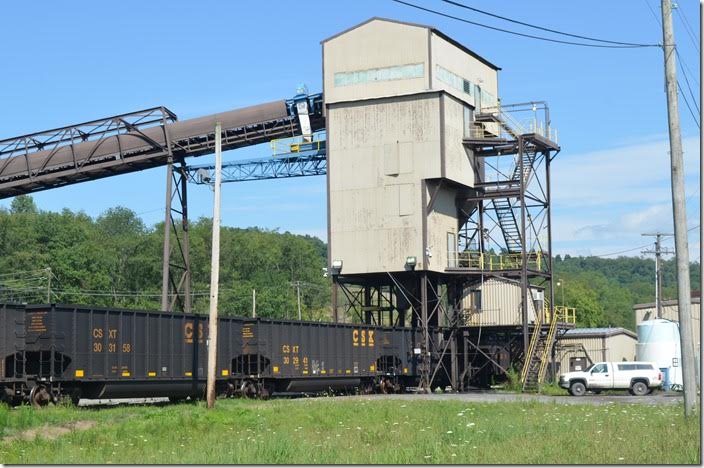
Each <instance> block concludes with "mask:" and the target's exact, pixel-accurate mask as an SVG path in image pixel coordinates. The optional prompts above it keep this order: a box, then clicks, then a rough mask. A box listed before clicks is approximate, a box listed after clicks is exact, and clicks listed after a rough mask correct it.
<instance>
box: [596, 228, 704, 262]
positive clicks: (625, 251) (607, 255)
mask: <svg viewBox="0 0 704 468" xmlns="http://www.w3.org/2000/svg"><path fill="white" fill-rule="evenodd" d="M698 227H699V224H697V225H696V226H693V227H691V228H689V229H687V232H689V231H693V230H695V229H697V228H698ZM668 237H673V236H672V235H669V236H662V238H663V239H665V238H668ZM650 245H651V244H650V243H648V244H644V245H641V246H640V247H634V248H632V249H627V250H621V251H618V252H611V253H606V254H600V255H589V256H590V257H610V256H611V255H619V254H622V253H628V252H633V251H634V250H640V249H644V248H646V247H649V246H650Z"/></svg>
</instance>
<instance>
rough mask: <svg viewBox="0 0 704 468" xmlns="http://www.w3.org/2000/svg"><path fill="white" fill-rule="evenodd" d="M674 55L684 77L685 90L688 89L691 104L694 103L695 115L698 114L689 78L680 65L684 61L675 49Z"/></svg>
mask: <svg viewBox="0 0 704 468" xmlns="http://www.w3.org/2000/svg"><path fill="white" fill-rule="evenodd" d="M675 54H676V55H677V63H679V64H680V70H682V76H684V81H685V83H687V89H689V95H690V96H691V98H692V102H694V107H695V108H696V109H697V114H698V113H699V106H698V105H697V99H696V98H695V97H694V93H693V92H692V87H691V86H690V85H689V78H687V74H686V73H685V72H684V67H683V66H682V63H683V62H684V60H682V57H680V53H679V51H678V50H677V48H676V47H675Z"/></svg>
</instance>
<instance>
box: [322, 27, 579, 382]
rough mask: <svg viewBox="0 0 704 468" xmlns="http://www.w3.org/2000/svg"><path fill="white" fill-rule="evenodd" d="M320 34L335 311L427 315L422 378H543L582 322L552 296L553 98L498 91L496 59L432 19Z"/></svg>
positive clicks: (419, 318)
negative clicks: (513, 100) (509, 97)
mask: <svg viewBox="0 0 704 468" xmlns="http://www.w3.org/2000/svg"><path fill="white" fill-rule="evenodd" d="M322 45H323V83H324V89H323V94H324V101H325V111H326V130H327V190H328V239H329V249H328V252H329V263H330V271H331V272H332V279H333V294H332V297H333V309H334V316H335V318H336V319H338V318H339V317H340V316H341V315H340V314H341V312H342V313H343V315H342V316H345V317H349V316H350V315H351V316H353V317H355V318H356V319H357V320H360V321H363V322H366V323H370V324H378V325H389V326H411V327H415V328H417V329H419V330H420V331H421V333H420V334H419V335H420V336H421V337H422V338H421V340H420V342H418V343H417V344H416V345H415V346H414V353H415V354H416V357H417V360H416V362H417V366H418V368H417V369H416V370H417V372H418V374H419V375H420V376H421V380H420V389H421V390H424V391H430V390H433V389H435V388H444V387H445V386H446V385H450V386H451V387H452V388H453V389H454V390H458V391H459V390H465V389H467V388H469V387H470V386H473V385H487V384H488V383H489V382H490V381H491V379H492V377H494V378H495V380H501V378H499V379H496V377H499V376H505V375H506V374H507V373H508V371H509V369H510V368H511V367H513V368H515V369H520V371H521V382H522V384H523V388H524V389H530V388H531V387H535V386H537V385H539V384H540V383H541V382H542V381H543V380H544V379H545V375H546V372H547V370H548V364H549V363H550V362H554V356H553V349H554V346H553V345H554V341H555V338H556V336H557V334H558V333H560V332H562V331H564V330H566V329H567V328H569V327H570V326H572V324H573V322H574V317H573V316H571V315H570V314H569V313H568V311H566V310H565V309H562V308H556V307H555V306H554V301H553V300H552V299H553V297H552V296H553V287H552V281H553V280H552V259H551V226H550V216H551V213H550V163H551V161H552V159H553V158H554V157H555V155H556V154H557V153H558V152H559V150H560V148H559V146H558V144H557V142H556V140H557V137H556V131H555V130H554V129H553V128H552V127H551V124H550V114H549V110H548V106H547V104H546V103H545V102H527V103H521V104H511V105H506V104H504V103H502V102H501V100H500V98H499V89H498V71H499V70H500V68H499V67H497V66H496V65H494V64H493V63H491V62H490V61H488V60H486V59H484V58H483V57H481V56H479V55H477V54H476V53H474V52H473V51H471V50H470V49H468V48H467V47H465V46H464V45H462V44H460V43H459V42H457V41H456V40H454V39H452V38H450V37H448V36H446V35H445V34H443V33H442V32H440V31H438V30H437V29H435V28H432V27H429V26H424V25H419V24H411V23H405V22H399V21H394V20H388V19H382V18H372V19H370V20H368V21H366V22H364V23H362V24H359V25H357V26H355V27H352V28H350V29H348V30H346V31H343V32H341V33H339V34H337V35H335V36H333V37H330V38H329V39H326V40H324V41H323V43H322ZM361 51H363V52H361ZM553 371H554V369H553Z"/></svg>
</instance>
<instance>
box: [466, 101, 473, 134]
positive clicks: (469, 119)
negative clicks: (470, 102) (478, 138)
mask: <svg viewBox="0 0 704 468" xmlns="http://www.w3.org/2000/svg"><path fill="white" fill-rule="evenodd" d="M463 115H464V122H463V129H464V131H463V134H464V137H465V138H471V137H472V122H474V109H472V108H471V107H469V106H464V109H463Z"/></svg>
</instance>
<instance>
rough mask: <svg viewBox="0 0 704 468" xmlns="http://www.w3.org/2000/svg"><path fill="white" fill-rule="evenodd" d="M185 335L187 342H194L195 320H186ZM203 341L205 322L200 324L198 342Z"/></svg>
mask: <svg viewBox="0 0 704 468" xmlns="http://www.w3.org/2000/svg"><path fill="white" fill-rule="evenodd" d="M183 336H184V337H185V338H186V343H193V322H186V324H185V325H184V326H183ZM202 342H203V324H202V323H199V324H198V343H202Z"/></svg>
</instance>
